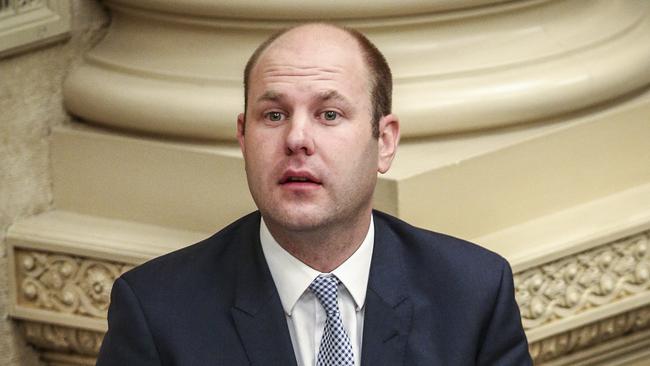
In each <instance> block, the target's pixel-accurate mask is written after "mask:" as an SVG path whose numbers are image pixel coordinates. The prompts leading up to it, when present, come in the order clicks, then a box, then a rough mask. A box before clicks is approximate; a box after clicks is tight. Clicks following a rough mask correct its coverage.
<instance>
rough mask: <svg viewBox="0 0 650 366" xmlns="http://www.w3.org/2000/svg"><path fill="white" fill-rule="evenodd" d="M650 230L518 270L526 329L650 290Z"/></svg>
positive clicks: (519, 289)
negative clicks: (524, 269) (537, 265)
mask: <svg viewBox="0 0 650 366" xmlns="http://www.w3.org/2000/svg"><path fill="white" fill-rule="evenodd" d="M649 235H650V232H644V233H641V234H638V235H635V236H632V237H629V238H626V239H623V240H620V241H617V242H614V243H610V244H607V245H603V246H600V247H598V248H595V249H591V250H588V251H585V252H582V253H579V254H577V255H573V256H571V257H567V258H563V259H560V260H557V261H554V262H550V263H546V264H544V265H542V266H539V267H535V268H531V269H528V270H526V271H523V272H520V273H517V274H515V276H514V280H515V290H516V297H517V303H518V304H519V307H520V309H521V316H522V323H523V325H524V328H525V329H532V328H535V327H538V326H540V325H543V324H547V323H550V322H552V321H554V320H557V319H562V318H566V317H568V316H571V315H574V314H576V313H579V312H582V311H586V310H588V309H591V308H594V307H598V306H601V305H604V304H609V303H612V302H615V301H618V300H620V299H621V298H624V297H629V296H632V295H635V294H638V293H641V292H644V291H648V290H649V289H650V253H649V250H648V246H649V244H650V239H649Z"/></svg>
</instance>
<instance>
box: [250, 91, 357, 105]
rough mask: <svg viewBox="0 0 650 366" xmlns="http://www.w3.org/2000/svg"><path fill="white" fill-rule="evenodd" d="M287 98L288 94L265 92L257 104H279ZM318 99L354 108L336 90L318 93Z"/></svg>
mask: <svg viewBox="0 0 650 366" xmlns="http://www.w3.org/2000/svg"><path fill="white" fill-rule="evenodd" d="M285 98H286V94H284V93H280V92H277V91H275V90H268V91H266V92H264V94H262V95H260V96H259V98H257V100H256V101H257V102H258V103H259V102H277V101H282V100H283V99H285ZM317 99H318V100H320V101H322V102H324V101H329V100H336V101H339V102H341V103H343V104H345V106H346V107H350V106H352V102H351V101H350V100H349V99H348V98H346V97H345V96H344V95H343V94H341V93H339V92H338V91H336V90H331V89H330V90H324V91H322V92H319V93H318V96H317Z"/></svg>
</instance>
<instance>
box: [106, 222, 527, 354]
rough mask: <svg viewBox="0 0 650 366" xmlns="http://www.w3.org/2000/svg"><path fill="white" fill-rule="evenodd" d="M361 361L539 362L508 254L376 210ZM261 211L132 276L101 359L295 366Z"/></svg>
mask: <svg viewBox="0 0 650 366" xmlns="http://www.w3.org/2000/svg"><path fill="white" fill-rule="evenodd" d="M373 215H374V222H375V246H374V251H373V256H372V263H371V266H370V278H369V283H368V292H367V296H366V305H365V306H366V310H365V318H364V329H363V344H362V355H361V363H362V365H363V366H381V365H386V366H397V365H404V366H417V365H422V366H432V365H440V366H451V365H462V366H469V365H531V364H532V363H531V360H530V356H529V354H528V346H527V343H526V336H525V335H524V332H523V329H522V326H521V319H520V317H519V310H518V308H517V305H516V303H515V299H514V295H513V283H512V273H511V270H510V267H509V265H508V263H507V262H506V261H505V260H504V259H503V258H501V257H500V256H498V255H496V254H494V253H492V252H490V251H488V250H485V249H483V248H481V247H479V246H476V245H474V244H471V243H467V242H465V241H462V240H459V239H455V238H452V237H449V236H445V235H441V234H436V233H432V232H429V231H425V230H422V229H418V228H415V227H413V226H410V225H409V224H407V223H404V222H402V221H400V220H398V219H396V218H394V217H391V216H389V215H386V214H384V213H381V212H377V211H375V212H374V213H373ZM259 224H260V214H259V213H258V212H256V213H253V214H250V215H248V216H245V217H243V218H241V219H240V220H238V221H236V222H234V223H233V224H231V225H229V226H228V227H226V228H225V229H223V230H222V231H220V232H218V233H217V234H215V235H214V236H212V237H210V238H208V239H206V240H204V241H202V242H200V243H198V244H195V245H192V246H189V247H186V248H183V249H181V250H178V251H176V252H173V253H170V254H167V255H164V256H162V257H159V258H156V259H154V260H152V261H150V262H148V263H146V264H144V265H142V266H139V267H136V268H135V269H133V270H131V271H129V272H127V273H125V274H124V275H123V276H122V277H121V278H119V279H118V280H117V281H116V282H115V285H114V286H113V291H112V294H111V305H110V309H109V313H108V324H109V329H108V333H107V334H106V336H105V338H104V342H103V344H102V347H101V351H100V355H99V359H98V362H97V364H98V365H100V366H107V365H119V366H125V365H138V366H148V365H201V366H203V365H227V366H234V365H277V366H293V365H296V361H295V356H294V351H293V348H292V345H291V338H290V336H289V331H288V328H287V322H286V319H285V315H284V311H283V309H282V305H281V303H280V298H279V296H278V293H277V291H276V288H275V284H274V283H273V280H272V278H271V274H270V272H269V269H268V266H267V264H266V261H265V259H264V255H263V253H262V250H261V246H260V240H259Z"/></svg>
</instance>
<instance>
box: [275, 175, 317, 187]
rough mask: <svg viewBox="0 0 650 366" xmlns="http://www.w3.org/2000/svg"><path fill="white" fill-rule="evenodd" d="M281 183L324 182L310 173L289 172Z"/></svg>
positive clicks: (303, 183) (304, 183) (305, 183)
mask: <svg viewBox="0 0 650 366" xmlns="http://www.w3.org/2000/svg"><path fill="white" fill-rule="evenodd" d="M280 184H283V185H284V184H290V185H307V184H315V185H321V184H322V183H321V182H320V181H319V180H318V179H317V178H315V177H313V176H312V175H311V174H309V173H293V172H287V173H286V174H284V175H283V176H282V179H280Z"/></svg>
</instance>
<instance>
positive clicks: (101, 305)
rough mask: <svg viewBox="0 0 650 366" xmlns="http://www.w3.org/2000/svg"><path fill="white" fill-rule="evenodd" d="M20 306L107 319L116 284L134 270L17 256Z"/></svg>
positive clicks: (49, 256)
mask: <svg viewBox="0 0 650 366" xmlns="http://www.w3.org/2000/svg"><path fill="white" fill-rule="evenodd" d="M16 263H17V268H16V272H17V278H18V285H19V288H18V303H19V304H20V305H21V306H30V307H35V308H39V309H43V310H53V311H57V312H63V313H68V314H76V315H83V316H89V317H94V318H105V317H106V311H107V310H108V304H109V302H110V291H111V287H112V286H113V281H115V279H116V278H117V277H118V276H119V275H120V274H122V273H123V272H125V271H127V270H128V269H130V268H131V267H132V266H129V265H126V264H123V263H116V262H109V261H99V260H94V259H88V258H82V257H78V256H72V255H63V254H53V253H47V252H42V251H35V250H29V251H27V250H18V251H17V253H16Z"/></svg>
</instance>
